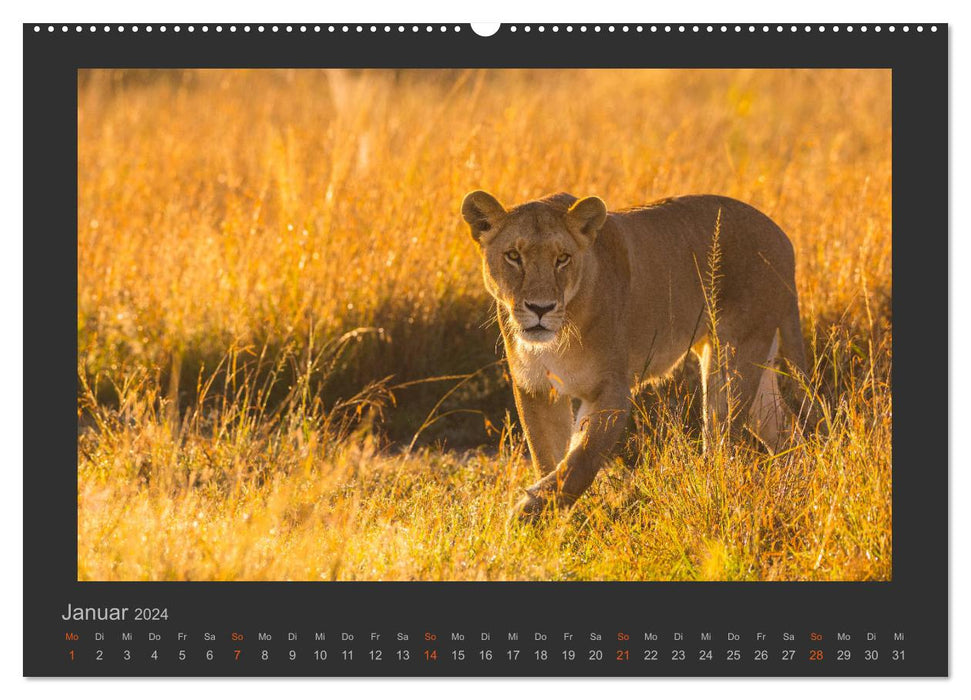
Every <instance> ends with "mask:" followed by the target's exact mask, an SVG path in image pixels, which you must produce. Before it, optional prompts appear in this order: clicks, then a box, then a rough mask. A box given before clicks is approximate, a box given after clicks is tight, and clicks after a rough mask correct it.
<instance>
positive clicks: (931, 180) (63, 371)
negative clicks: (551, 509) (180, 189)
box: [24, 24, 948, 676]
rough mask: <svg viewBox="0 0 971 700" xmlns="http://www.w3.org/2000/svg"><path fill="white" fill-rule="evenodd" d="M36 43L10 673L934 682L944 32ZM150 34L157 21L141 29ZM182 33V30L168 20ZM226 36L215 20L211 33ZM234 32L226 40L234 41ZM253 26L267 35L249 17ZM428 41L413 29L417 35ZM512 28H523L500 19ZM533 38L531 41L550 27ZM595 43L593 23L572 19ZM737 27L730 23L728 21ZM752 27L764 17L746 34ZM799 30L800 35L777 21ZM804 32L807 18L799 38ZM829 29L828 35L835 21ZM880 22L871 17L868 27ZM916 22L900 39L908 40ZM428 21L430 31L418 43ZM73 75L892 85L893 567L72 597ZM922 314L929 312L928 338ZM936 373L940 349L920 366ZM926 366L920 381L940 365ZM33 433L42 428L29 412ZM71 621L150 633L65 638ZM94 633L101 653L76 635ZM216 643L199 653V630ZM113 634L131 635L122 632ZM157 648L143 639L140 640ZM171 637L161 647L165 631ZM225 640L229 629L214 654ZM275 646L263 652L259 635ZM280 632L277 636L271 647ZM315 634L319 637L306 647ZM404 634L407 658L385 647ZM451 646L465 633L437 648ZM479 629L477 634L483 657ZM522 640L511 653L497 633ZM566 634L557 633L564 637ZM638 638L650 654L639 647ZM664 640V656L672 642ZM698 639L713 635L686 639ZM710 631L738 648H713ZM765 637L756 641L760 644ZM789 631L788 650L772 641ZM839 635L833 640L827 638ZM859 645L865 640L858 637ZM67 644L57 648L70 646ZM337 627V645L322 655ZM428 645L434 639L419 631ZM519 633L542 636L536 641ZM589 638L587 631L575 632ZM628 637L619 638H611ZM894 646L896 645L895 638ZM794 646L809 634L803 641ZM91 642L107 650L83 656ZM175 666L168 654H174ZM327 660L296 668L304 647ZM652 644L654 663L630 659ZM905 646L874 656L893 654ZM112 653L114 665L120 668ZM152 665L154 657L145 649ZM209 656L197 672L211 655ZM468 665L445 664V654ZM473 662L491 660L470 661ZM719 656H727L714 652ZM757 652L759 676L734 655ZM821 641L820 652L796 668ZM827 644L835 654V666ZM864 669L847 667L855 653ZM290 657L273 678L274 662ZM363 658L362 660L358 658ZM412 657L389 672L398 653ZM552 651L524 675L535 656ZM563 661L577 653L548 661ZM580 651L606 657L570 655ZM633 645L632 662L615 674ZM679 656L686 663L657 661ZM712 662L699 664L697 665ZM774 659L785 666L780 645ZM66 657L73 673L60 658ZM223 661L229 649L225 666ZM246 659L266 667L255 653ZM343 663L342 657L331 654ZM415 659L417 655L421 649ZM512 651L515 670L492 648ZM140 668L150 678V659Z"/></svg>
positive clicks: (940, 583)
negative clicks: (637, 70)
mask: <svg viewBox="0 0 971 700" xmlns="http://www.w3.org/2000/svg"><path fill="white" fill-rule="evenodd" d="M40 26H42V27H43V28H44V31H41V32H35V31H34V27H35V25H33V24H27V25H25V26H24V65H25V74H24V110H25V112H24V163H25V166H24V191H25V201H24V220H25V226H24V243H25V275H24V279H25V290H24V291H25V309H24V323H25V343H26V349H27V350H28V352H25V374H28V375H29V376H31V381H33V382H36V383H37V385H38V386H39V387H41V390H39V391H34V392H31V393H29V394H28V395H25V405H24V412H25V416H26V417H27V420H26V430H25V432H26V434H25V439H26V443H27V444H28V445H30V449H29V450H28V451H26V453H25V460H24V488H25V497H24V513H25V515H24V531H25V535H24V537H25V541H24V552H25V555H24V558H25V562H24V588H25V601H24V659H25V660H24V673H25V675H32V676H43V675H66V676H76V675H78V676H80V675H220V676H232V675H290V674H292V675H335V676H346V675H391V676H407V675H456V676H461V675H472V676H481V675H716V676H721V675H796V676H806V675H905V676H913V675H946V674H947V672H948V658H947V649H948V646H947V634H948V626H947V599H948V585H947V571H948V559H947V551H948V542H947V524H948V522H947V521H948V503H947V493H948V482H947V452H946V449H947V448H946V444H947V427H946V420H945V419H944V416H946V411H947V408H946V406H947V395H946V390H945V386H946V383H944V382H940V381H935V382H934V383H930V382H926V381H924V379H923V377H922V373H921V370H922V368H923V367H924V366H925V364H926V363H927V361H928V360H927V350H926V348H927V347H928V345H929V344H933V345H934V346H936V347H940V348H942V349H943V348H945V347H946V341H947V338H946V337H945V336H944V333H943V332H941V333H940V336H941V337H940V338H933V337H928V335H927V332H926V331H925V330H924V329H925V328H928V327H932V328H946V314H947V301H946V300H947V260H948V246H947V226H948V196H947V186H948V181H947V177H948V176H947V166H948V161H947V148H948V121H947V120H948V114H947V109H948V68H947V51H948V30H947V27H946V26H944V25H937V31H934V32H931V31H929V30H930V27H931V25H923V26H924V27H925V31H923V32H921V33H918V32H916V31H911V32H907V33H904V32H903V31H902V26H903V25H896V29H897V31H896V32H893V33H891V32H889V31H886V30H885V31H883V32H881V33H875V32H867V33H862V32H859V31H857V32H853V33H849V32H846V31H843V32H840V33H838V34H837V33H834V32H832V31H829V32H826V33H823V34H820V33H819V32H816V31H810V32H805V31H804V27H803V26H802V25H784V31H781V32H777V31H775V28H776V25H771V27H772V29H773V31H770V32H767V33H764V32H755V33H749V32H747V31H745V32H742V33H735V32H728V33H721V32H718V31H716V32H713V33H708V32H707V30H706V25H700V31H697V32H696V31H694V29H693V27H694V26H695V25H694V24H689V25H686V27H685V29H686V31H684V32H682V31H679V29H678V26H679V25H673V28H674V31H672V32H657V33H650V34H648V33H636V32H630V33H627V34H620V33H611V34H607V33H604V32H601V33H597V32H594V31H589V32H583V33H581V32H579V31H575V32H572V33H569V34H567V33H566V32H560V33H556V34H554V33H551V32H546V33H543V34H540V33H538V32H531V33H529V34H526V33H524V32H521V31H520V32H518V33H512V32H510V31H508V27H503V28H502V29H500V31H499V32H498V33H497V34H496V35H495V36H492V37H488V38H484V37H478V36H476V35H474V34H473V32H472V31H471V30H470V29H469V28H468V27H465V31H463V32H461V33H457V34H456V33H452V32H446V33H440V32H438V31H433V32H431V33H425V32H419V33H415V34H412V33H404V34H401V35H396V34H395V33H391V34H384V33H383V32H377V33H373V34H372V33H371V32H370V31H369V27H370V25H365V27H364V31H362V32H360V33H359V32H357V31H356V25H350V31H349V32H347V33H345V32H343V31H338V32H335V33H333V34H330V33H328V34H326V35H324V34H315V33H312V32H308V33H299V32H296V31H294V32H292V33H291V32H286V31H285V29H284V27H285V26H287V25H279V26H280V28H281V30H280V31H279V32H266V33H261V34H256V33H246V34H244V33H240V32H238V33H229V32H227V31H223V32H216V31H215V30H214V28H215V26H216V25H209V27H210V31H207V32H203V31H201V27H202V25H196V27H197V31H195V32H193V33H188V32H185V31H183V32H181V33H179V34H175V33H172V32H167V33H165V34H162V33H159V32H154V33H147V32H144V31H142V32H139V33H137V34H136V33H132V32H126V33H124V34H119V33H117V32H113V33H111V34H103V33H101V32H95V33H90V32H89V31H87V27H88V26H89V25H87V24H86V25H83V26H84V31H81V32H76V31H75V25H69V31H68V32H62V31H60V28H61V25H56V26H57V28H58V31H56V32H53V33H49V32H47V31H46V27H47V25H40ZM156 26H157V25H156ZM182 26H183V28H184V27H186V26H188V25H182ZM227 26H228V25H227ZM238 26H241V25H238ZM267 26H272V25H267ZM424 26H425V25H422V27H424ZM520 26H522V25H520ZM547 26H549V25H547ZM589 26H590V27H591V28H592V27H593V25H589ZM743 26H744V27H746V28H747V26H748V25H743ZM758 26H759V27H761V25H758ZM791 26H796V27H797V30H796V31H791V30H790V27H791ZM813 26H814V27H815V26H818V25H813ZM841 26H843V27H845V26H847V25H841ZM882 26H883V27H885V28H888V27H889V26H890V25H882ZM912 26H916V25H912ZM436 29H437V27H436ZM93 67H126V68H137V67H146V68H147V67H160V68H161V67H551V68H552V67H604V68H606V67H611V68H619V67H683V68H689V67H713V68H727V67H780V68H782V67H800V68H808V67H830V68H841V67H859V68H890V69H892V71H893V78H892V80H893V175H894V178H893V226H894V232H893V256H894V263H895V264H894V287H895V289H894V298H893V315H894V324H895V333H894V346H893V353H894V378H893V392H894V413H895V415H894V425H893V451H894V454H893V508H894V522H893V535H894V570H893V580H892V581H891V582H880V583H808V582H807V583H800V582H791V583H624V582H573V583H465V582H463V583H459V582H454V583H449V582H437V583H436V582H421V583H418V582H387V583H243V582H234V583H217V582H213V583H201V582H200V583H176V582H171V583H168V582H167V583H89V582H84V583H81V582H78V581H77V551H76V547H77V529H76V528H77V491H76V484H77V482H76V474H75V471H74V470H75V465H76V464H77V455H76V449H77V444H76V435H77V432H76V431H77V409H76V395H77V374H76V368H77V365H76V362H77V334H76V325H75V324H76V313H77V307H76V303H75V297H76V290H77V261H76V256H77V240H76V231H77V221H76V215H77V206H76V198H77V181H76V168H77V124H76V119H77V74H76V71H77V70H78V69H79V68H93ZM928 302H931V303H930V306H931V308H933V309H934V310H935V311H934V312H933V313H936V314H938V317H937V318H935V319H933V320H935V321H937V323H931V322H930V321H931V319H930V318H929V317H928V316H929V312H928V311H927V309H926V308H925V307H927V306H928ZM940 354H941V355H942V356H941V357H940V360H939V361H940V364H942V365H943V364H946V360H947V357H946V351H942V352H941V353H940ZM936 371H938V372H939V371H940V370H939V368H938V369H937V370H936ZM37 416H43V417H44V432H43V435H39V434H36V427H38V426H37V424H34V425H32V418H31V417H37ZM68 604H72V605H75V606H98V607H108V606H113V607H129V608H131V609H135V608H141V609H145V608H147V609H149V610H152V609H165V610H166V614H167V619H165V620H155V621H144V622H134V621H128V622H124V623H121V622H105V623H77V624H75V623H71V622H66V621H64V620H62V619H61V615H63V614H64V611H65V609H66V607H67V605H68ZM99 632H100V633H103V634H105V640H104V641H103V642H101V641H96V640H95V639H94V638H93V635H94V634H95V633H99ZM207 632H209V633H212V634H214V635H215V636H216V639H215V640H213V641H212V642H208V641H204V640H203V635H204V634H205V633H207ZM122 633H130V634H131V635H132V639H131V641H130V642H128V641H126V642H122V640H121V639H120V635H121V634H122ZM150 633H152V634H156V635H160V637H161V639H160V640H152V639H149V638H148V635H149V634H150ZM179 633H182V634H187V635H188V639H187V640H185V641H184V642H183V641H181V640H180V639H179V638H178V637H177V635H178V634H179ZM233 633H236V634H239V635H242V639H241V640H234V639H232V635H233ZM261 633H262V634H264V635H270V636H271V637H272V639H270V640H267V639H263V640H261V639H260V637H259V635H260V634H261ZM290 633H294V634H297V635H298V638H297V640H293V641H292V642H291V640H289V639H288V637H287V635H288V634H290ZM317 633H324V634H325V635H326V639H325V640H321V641H317V640H315V634H317ZM399 633H403V634H407V635H408V636H409V639H408V640H407V642H406V643H405V642H400V641H399V640H397V638H396V635H397V634H399ZM454 633H457V634H461V635H463V636H464V637H465V639H464V640H453V639H452V635H453V634H454ZM482 633H489V634H490V635H491V639H490V640H488V641H487V642H484V641H483V640H482V638H481V634H482ZM513 633H514V634H517V635H518V639H516V640H511V639H510V638H509V635H510V634H513ZM565 633H569V634H572V635H574V637H573V639H572V640H565V639H564V636H563V635H564V634H565ZM649 633H654V634H657V635H658V640H657V641H656V642H651V641H645V640H644V638H643V637H644V635H645V634H649ZM675 633H681V634H683V636H684V639H683V640H677V641H676V640H675V639H674V638H673V635H674V634H675ZM706 633H707V634H710V635H711V639H710V640H704V639H702V638H701V635H702V634H706ZM728 633H733V634H738V635H739V636H740V639H739V641H737V642H732V641H729V640H728V639H727V638H726V636H727V634H728ZM759 633H765V634H766V635H767V640H766V641H765V642H764V643H763V642H762V641H761V640H757V639H756V635H757V634H759ZM786 633H791V634H792V635H793V637H794V638H793V640H792V641H791V642H790V641H784V640H783V638H782V635H783V634H786ZM840 633H845V634H849V635H851V638H852V639H851V641H846V642H843V641H838V639H837V635H838V634H840ZM868 633H869V634H875V635H876V639H875V640H873V642H872V643H869V640H868V639H867V634H868ZM74 634H77V635H78V638H77V639H76V640H75V639H73V637H71V635H74ZM343 634H352V635H354V639H353V640H349V639H342V636H341V635H343ZM372 634H379V635H381V637H380V638H379V639H377V640H374V639H372V637H371V635H372ZM428 634H432V635H435V639H434V640H431V639H428V638H427V637H426V635H428ZM536 634H544V635H547V639H546V640H537V639H536V637H535V635H536ZM591 634H599V635H601V639H599V640H592V639H590V635H591ZM620 634H626V635H629V637H630V639H629V640H624V639H622V638H619V637H618V635H620ZM895 634H899V635H903V637H902V638H898V639H896V640H895V639H894V635H895ZM811 635H820V636H821V639H814V638H813V637H811ZM100 646H103V647H104V649H105V651H106V652H107V653H108V654H109V655H110V658H107V659H105V661H104V662H103V663H104V665H103V666H98V665H97V664H96V663H95V662H93V661H92V660H91V655H92V654H93V653H94V650H95V649H97V648H99V647H100ZM183 647H184V648H185V649H186V650H188V652H189V658H187V659H186V660H185V661H180V660H177V654H178V651H179V649H180V648H183ZM317 647H322V648H326V650H328V658H327V660H326V661H324V662H320V663H314V662H313V659H312V656H313V650H314V649H315V648H317ZM650 647H654V648H656V649H657V650H658V651H659V654H660V656H661V658H660V659H659V660H658V662H657V664H656V665H649V664H647V662H645V661H644V660H643V658H642V652H643V651H644V650H645V649H648V648H650ZM898 647H899V648H902V649H905V650H906V658H905V660H898V661H894V660H893V659H892V656H891V652H892V650H893V649H894V648H898ZM123 648H130V649H131V651H132V653H133V654H134V657H135V658H134V659H133V660H131V661H127V660H124V659H123V658H122V657H121V655H120V654H121V650H122V649H123ZM156 648H157V649H158V650H159V652H160V653H161V656H162V658H161V659H151V652H152V650H153V649H156ZM209 648H212V649H213V650H214V657H215V658H214V659H213V660H212V661H209V660H207V659H206V658H205V652H206V650H207V649H209ZM459 648H461V649H463V650H465V651H466V654H467V655H466V657H465V659H464V660H458V659H455V658H454V657H453V656H452V652H453V651H455V650H457V649H459ZM486 648H489V649H491V650H492V651H493V658H492V660H491V661H489V662H488V663H487V662H485V661H484V660H482V659H481V657H480V653H481V652H482V651H483V650H484V649H486ZM734 648H737V649H739V650H740V652H741V654H742V655H743V657H744V658H743V659H741V660H740V661H739V662H738V663H733V662H732V661H730V660H729V659H728V658H727V651H728V650H731V649H734ZM760 648H765V649H767V650H768V658H766V659H765V660H764V661H762V662H759V663H755V662H754V661H753V660H752V658H751V657H752V654H753V653H754V652H755V651H757V650H758V649H760ZM817 648H818V649H821V650H822V653H823V659H821V660H819V661H811V660H810V658H809V656H810V651H811V650H812V649H817ZM840 648H848V649H850V650H851V651H852V652H853V655H854V656H853V659H852V661H851V662H847V663H843V664H840V663H839V662H837V661H836V660H835V654H836V652H837V650H838V649H840ZM870 648H874V649H879V652H880V653H879V656H878V658H876V659H871V660H869V661H865V660H864V656H863V655H864V653H865V651H866V650H867V649H870ZM290 649H296V650H298V652H299V656H298V659H297V660H295V661H293V662H291V661H290V659H289V654H288V651H289V650H290ZM374 649H381V650H383V654H386V655H387V657H386V658H383V659H382V660H381V661H380V662H379V661H374V660H373V659H372V658H370V654H369V652H371V651H372V650H374ZM400 649H408V650H409V659H408V660H406V661H399V660H395V659H394V658H392V657H393V655H394V654H395V652H396V651H397V650H400ZM540 649H546V650H548V655H549V658H548V659H547V660H545V661H542V662H541V661H540V660H539V659H538V658H536V656H535V653H536V652H537V651H538V650H540ZM568 649H573V650H575V652H576V654H577V657H578V658H577V659H575V660H573V661H569V660H567V659H566V658H565V657H564V656H563V652H564V651H566V650H568ZM596 649H599V650H601V651H602V653H603V660H596V659H588V658H587V656H588V652H589V651H590V650H596ZM623 649H626V650H628V651H629V654H630V658H629V659H628V660H623V659H618V658H616V652H617V651H618V650H623ZM677 649H683V650H684V651H685V657H686V658H685V660H684V661H682V662H678V661H675V660H673V659H672V658H671V654H672V651H673V650H675V651H676V650H677ZM706 649H708V650H711V651H712V657H711V659H710V660H706V659H704V658H701V654H703V652H704V650H706ZM785 649H793V650H795V651H794V656H795V658H794V659H791V660H785V661H784V660H783V659H782V658H781V656H780V652H782V651H783V650H785ZM71 650H74V651H75V652H76V658H75V660H73V661H72V660H71V657H70V655H69V653H68V652H69V651H71ZM236 650H239V651H240V654H239V655H238V657H237V658H233V657H234V656H236V653H235V652H236ZM262 650H268V654H269V658H268V659H267V660H266V661H261V660H260V658H259V657H260V653H261V651H262ZM345 650H350V651H352V655H351V657H350V658H349V659H346V660H345V659H344V658H342V652H343V651H345ZM429 650H433V651H435V653H436V654H435V658H434V659H432V658H426V657H425V652H426V651H429ZM511 650H518V653H517V657H516V658H515V659H513V658H511V656H510V654H509V652H510V651H511ZM153 664H155V665H153Z"/></svg>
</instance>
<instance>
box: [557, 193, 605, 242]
mask: <svg viewBox="0 0 971 700" xmlns="http://www.w3.org/2000/svg"><path fill="white" fill-rule="evenodd" d="M566 216H567V219H568V220H569V221H570V223H571V224H573V226H574V227H575V228H576V230H577V231H579V232H580V233H581V234H582V235H584V236H586V237H587V238H589V239H590V242H591V243H592V242H593V241H594V239H595V238H596V237H597V233H598V232H599V231H600V227H601V226H603V225H604V222H605V221H606V220H607V205H606V204H604V202H603V200H602V199H600V197H585V198H584V199H580V200H578V201H577V202H576V203H574V205H573V206H572V207H570V210H569V211H568V212H567V213H566Z"/></svg>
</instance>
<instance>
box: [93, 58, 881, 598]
mask: <svg viewBox="0 0 971 700" xmlns="http://www.w3.org/2000/svg"><path fill="white" fill-rule="evenodd" d="M78 96H79V102H78V120H79V127H78V179H79V185H78V200H79V203H78V275H79V282H78V317H77V318H78V345H79V353H78V382H79V390H78V464H77V469H78V577H79V578H80V579H82V580H158V579H165V580H225V579H234V580H253V579H261V580H262V579H270V580H291V579H293V580H297V579H299V580H335V579H337V580H348V579H368V580H458V579H462V580H509V579H516V580H566V579H590V580H605V579H621V580H670V579H678V580H818V579H825V580H872V579H878V580H887V579H889V578H890V577H891V570H892V539H891V520H892V511H891V424H892V405H891V393H890V378H891V368H892V353H891V338H892V317H891V305H890V300H891V287H892V284H891V282H892V280H891V152H890V142H891V138H890V137H891V115H890V72H889V71H817V70H805V71H794V70H766V71H757V70H739V71H661V70H655V71H554V72H544V71H413V72H399V71H361V72H354V71H331V72H328V71H297V70H294V71H188V72H175V71H150V72H137V71H121V72H111V71H84V72H82V73H81V75H80V76H79V84H78ZM477 188H484V189H487V190H489V191H491V192H493V193H495V194H496V195H497V196H498V197H500V198H501V199H502V200H503V201H505V202H507V203H510V204H512V203H517V202H519V201H523V200H525V199H528V198H533V197H537V196H540V195H543V194H546V193H549V192H551V191H558V190H567V191H570V192H572V193H574V194H576V195H579V196H584V195H589V194H597V195H599V196H601V197H602V198H604V200H605V201H606V202H607V204H608V206H610V207H612V208H622V207H626V206H630V205H635V204H641V203H645V202H648V201H651V200H653V199H659V198H662V197H666V196H670V195H677V194H687V193H718V194H725V195H728V196H732V197H736V198H739V199H742V200H744V201H747V202H749V203H751V204H753V205H754V206H756V207H758V208H760V209H762V210H763V211H765V212H766V213H767V214H769V216H771V217H772V218H773V219H774V220H775V221H776V222H778V223H779V224H780V225H781V226H782V228H783V229H784V230H785V231H786V232H787V233H788V234H789V236H790V237H791V238H792V240H793V243H794V245H795V248H796V255H797V282H798V287H799V289H798V292H799V296H800V301H801V305H802V319H803V327H804V332H805V336H806V345H807V348H808V351H809V356H810V360H811V362H812V364H813V377H812V380H813V383H814V386H815V388H816V389H817V390H818V392H819V395H820V397H821V400H822V403H823V405H824V406H825V409H826V414H827V420H828V423H829V435H828V436H827V437H811V438H809V439H808V440H807V441H806V442H805V443H803V444H800V445H798V446H797V447H796V448H794V449H793V450H791V451H789V452H785V453H782V454H780V455H777V456H774V457H771V456H769V455H768V454H766V453H765V452H764V451H762V450H761V449H759V448H758V447H757V446H756V445H755V444H754V443H749V442H746V441H745V440H740V441H738V442H737V443H736V444H733V445H731V446H728V447H720V448H718V449H717V450H714V451H711V452H709V453H707V454H703V453H702V449H701V435H700V430H699V418H698V415H699V414H698V403H699V388H698V383H697V371H696V369H695V367H694V366H693V365H691V364H689V365H687V366H686V367H685V368H684V369H683V370H680V371H679V372H678V373H677V375H676V376H675V377H674V379H673V380H672V381H671V382H669V383H667V384H663V385H659V386H657V387H656V388H655V389H653V390H650V391H647V392H645V393H644V394H643V395H641V396H639V397H637V399H636V410H635V412H634V418H633V419H632V421H631V426H630V431H629V437H628V439H627V442H626V444H625V445H624V446H623V449H622V450H620V451H619V452H618V455H617V457H616V459H614V461H613V462H612V463H611V464H609V465H608V466H607V467H605V468H604V470H603V471H602V472H601V473H600V475H599V476H598V478H597V480H596V482H595V484H594V486H593V487H592V488H591V490H590V491H589V492H588V493H587V494H586V495H585V496H584V497H583V498H582V499H581V500H580V501H579V503H578V504H577V506H576V508H574V509H573V511H571V512H570V514H569V515H565V516H560V517H557V518H551V519H547V520H546V521H544V522H542V523H539V524H537V525H533V526H530V525H521V524H519V523H509V522H508V519H507V514H508V510H509V507H510V505H511V503H512V502H514V501H515V500H516V499H517V498H518V496H519V494H520V489H521V488H522V487H524V486H526V485H528V484H530V483H531V482H532V481H533V480H534V475H533V474H532V473H531V468H530V465H529V460H528V454H527V453H526V448H525V445H524V440H523V437H522V433H521V431H520V430H519V427H518V425H517V419H516V415H515V410H514V407H513V404H512V396H511V389H510V386H509V379H508V376H507V375H506V373H505V368H504V366H503V362H502V350H501V344H497V341H498V329H497V327H496V325H495V324H494V323H490V322H489V319H490V316H491V313H492V307H491V305H490V301H489V298H488V296H487V294H486V292H485V290H484V289H483V286H482V281H481V274H480V270H479V264H478V257H477V253H476V251H475V248H474V245H473V243H472V241H471V239H470V237H469V234H468V228H467V226H466V225H465V223H464V222H463V221H462V219H461V215H460V212H459V206H460V203H461V201H462V197H463V195H464V194H465V193H466V192H467V191H469V190H472V189H477Z"/></svg>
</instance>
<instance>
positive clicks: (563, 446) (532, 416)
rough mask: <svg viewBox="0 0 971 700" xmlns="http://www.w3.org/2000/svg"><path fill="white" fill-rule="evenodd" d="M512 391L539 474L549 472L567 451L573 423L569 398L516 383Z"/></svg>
mask: <svg viewBox="0 0 971 700" xmlns="http://www.w3.org/2000/svg"><path fill="white" fill-rule="evenodd" d="M513 393H514V395H515V397H516V408H518V409H519V422H520V423H521V424H522V426H523V432H524V433H525V434H526V443H527V444H528V445H529V454H530V456H531V457H532V460H533V466H535V467H536V469H538V470H539V473H540V474H548V473H550V472H551V471H553V470H554V469H555V468H556V465H557V464H559V463H560V460H562V459H563V456H564V455H566V450H567V447H568V446H569V444H570V433H571V432H572V427H573V410H572V407H571V406H570V399H569V397H567V396H562V395H559V394H555V393H553V392H549V391H547V392H544V393H542V394H535V393H531V392H529V391H526V390H525V389H523V388H521V387H519V386H517V385H515V384H514V385H513Z"/></svg>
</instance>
